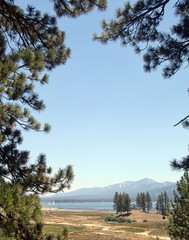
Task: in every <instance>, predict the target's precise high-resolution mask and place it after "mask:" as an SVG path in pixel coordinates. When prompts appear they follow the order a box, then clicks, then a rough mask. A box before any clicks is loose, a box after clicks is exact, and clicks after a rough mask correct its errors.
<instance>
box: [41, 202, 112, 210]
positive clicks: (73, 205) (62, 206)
mask: <svg viewBox="0 0 189 240" xmlns="http://www.w3.org/2000/svg"><path fill="white" fill-rule="evenodd" d="M42 206H43V207H54V208H59V211H63V210H64V211H77V212H80V211H82V212H83V211H86V212H87V211H89V212H114V210H113V202H58V203H56V202H55V203H48V204H47V203H42Z"/></svg>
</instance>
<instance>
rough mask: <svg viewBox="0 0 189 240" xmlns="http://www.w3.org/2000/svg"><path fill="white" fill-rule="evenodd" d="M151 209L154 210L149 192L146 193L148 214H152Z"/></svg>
mask: <svg viewBox="0 0 189 240" xmlns="http://www.w3.org/2000/svg"><path fill="white" fill-rule="evenodd" d="M151 208H152V200H151V197H150V194H149V192H147V193H146V210H147V212H148V213H149V212H150V209H151Z"/></svg>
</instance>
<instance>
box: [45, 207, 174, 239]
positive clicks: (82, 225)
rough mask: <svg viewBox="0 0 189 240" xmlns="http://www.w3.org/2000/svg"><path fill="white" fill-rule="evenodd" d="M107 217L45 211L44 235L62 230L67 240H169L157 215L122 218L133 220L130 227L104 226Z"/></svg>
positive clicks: (82, 213) (106, 223)
mask: <svg viewBox="0 0 189 240" xmlns="http://www.w3.org/2000/svg"><path fill="white" fill-rule="evenodd" d="M108 215H110V214H108V213H102V212H101V213H96V212H90V213H89V212H63V211H60V212H58V211H54V212H46V211H45V213H44V223H45V232H47V233H57V234H58V233H60V232H61V230H62V228H63V227H64V226H66V227H68V229H69V239H70V240H99V239H102V240H103V239H107V240H115V239H117V240H119V239H120V240H121V239H127V240H152V239H153V240H154V239H155V240H156V239H158V238H159V239H161V240H170V238H169V237H168V235H167V232H166V223H167V220H163V219H162V216H161V215H158V214H155V213H143V212H140V211H132V212H131V214H130V215H128V216H126V217H127V218H129V219H131V220H135V222H132V223H117V222H105V221H104V219H105V218H106V217H107V216H108ZM157 237H158V238H157Z"/></svg>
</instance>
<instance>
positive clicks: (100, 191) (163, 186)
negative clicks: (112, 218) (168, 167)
mask: <svg viewBox="0 0 189 240" xmlns="http://www.w3.org/2000/svg"><path fill="white" fill-rule="evenodd" d="M175 189H176V183H174V182H168V181H165V182H163V183H160V182H157V181H155V180H153V179H150V178H144V179H141V180H138V181H124V182H122V183H117V184H112V185H108V186H106V187H93V188H80V189H77V190H74V191H71V192H67V193H57V194H54V195H51V196H48V197H41V201H43V202H51V201H59V202H60V201H84V200H86V201H112V200H113V196H114V194H115V192H127V193H128V194H129V196H130V197H131V199H132V201H135V199H136V195H137V193H138V192H147V191H148V192H149V193H150V195H151V198H152V200H153V201H156V200H157V198H158V195H159V194H160V193H161V192H164V191H166V192H167V193H168V196H169V198H170V199H172V198H173V190H175Z"/></svg>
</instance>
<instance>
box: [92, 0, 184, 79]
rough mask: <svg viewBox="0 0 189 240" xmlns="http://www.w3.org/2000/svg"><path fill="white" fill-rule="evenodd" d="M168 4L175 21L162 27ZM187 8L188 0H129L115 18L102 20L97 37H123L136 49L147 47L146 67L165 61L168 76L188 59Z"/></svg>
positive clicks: (152, 66) (108, 38) (165, 71)
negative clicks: (166, 26) (168, 25)
mask: <svg viewBox="0 0 189 240" xmlns="http://www.w3.org/2000/svg"><path fill="white" fill-rule="evenodd" d="M168 8H169V9H170V11H172V12H174V13H175V22H173V24H172V26H171V27H170V28H168V29H167V31H165V30H164V31H163V30H162V29H161V28H160V27H159V26H160V24H161V22H162V21H163V20H164V15H165V12H166V11H167V9H168ZM188 8H189V2H188V1H187V0H182V1H181V0H178V1H177V0H174V1H171V0H150V1H149V0H136V1H135V2H134V3H133V2H132V3H131V2H130V1H129V2H126V3H125V4H124V6H123V7H122V8H121V7H120V8H119V9H118V10H117V11H116V14H115V18H114V19H112V20H110V21H105V20H104V21H103V22H102V29H103V33H102V34H96V35H94V38H95V39H96V40H99V41H101V42H102V43H107V42H108V41H116V40H120V41H121V43H122V44H123V45H131V46H132V47H133V48H134V50H135V51H136V53H140V52H141V51H142V50H144V51H145V52H146V53H145V55H144V62H145V65H144V69H145V71H147V72H149V71H151V70H152V69H156V68H157V67H158V66H159V65H164V68H163V75H164V77H166V78H168V77H171V76H172V75H173V74H175V73H176V72H177V71H178V70H179V69H180V68H181V66H182V65H183V63H185V62H187V59H188V53H189V48H188V44H189V33H188V22H189V20H188ZM176 18H177V19H178V20H177V19H176ZM145 43H146V47H144V45H145ZM142 46H143V47H142Z"/></svg>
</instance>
